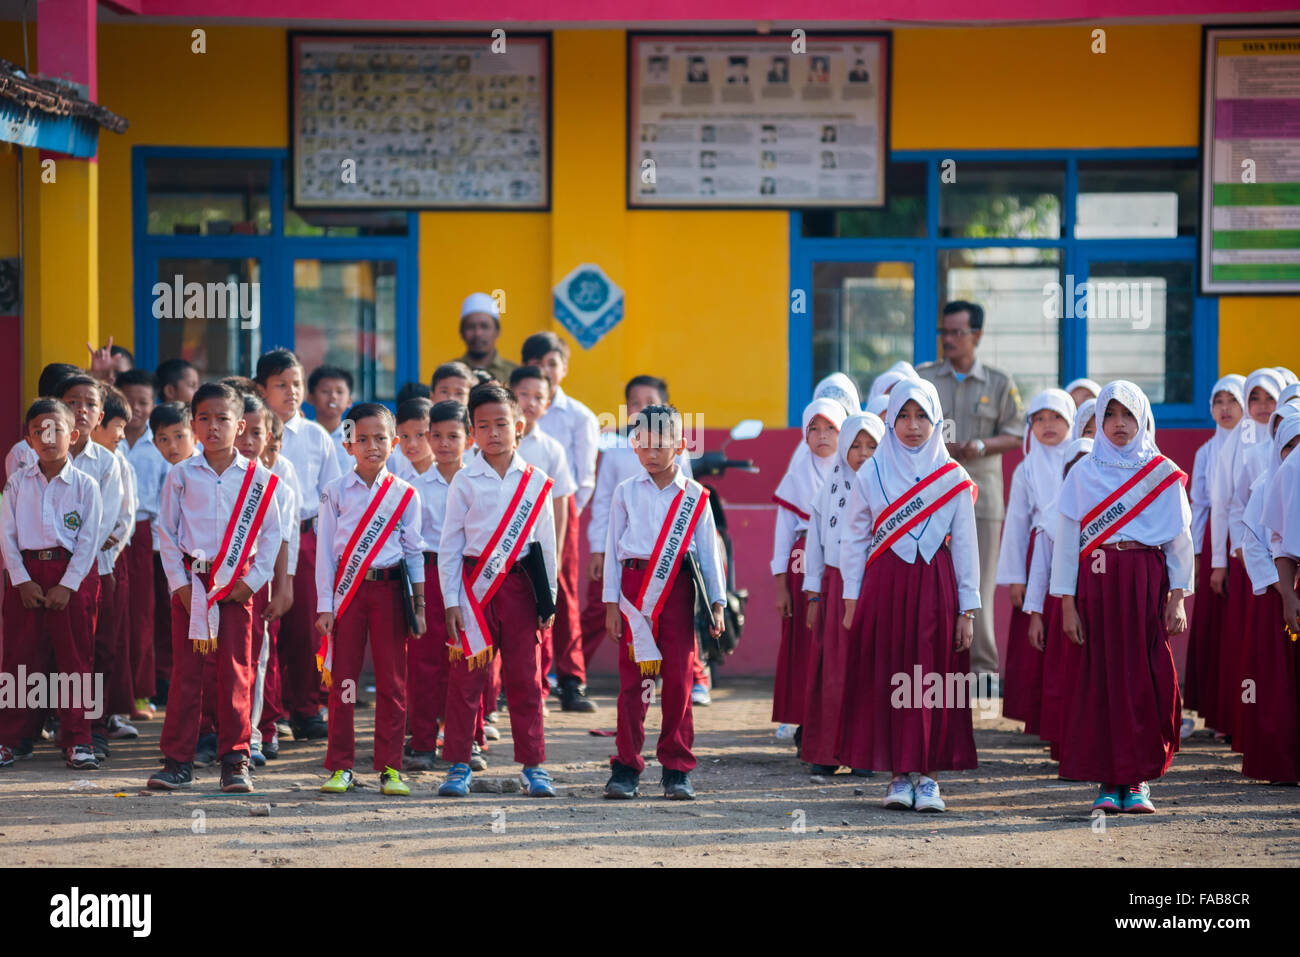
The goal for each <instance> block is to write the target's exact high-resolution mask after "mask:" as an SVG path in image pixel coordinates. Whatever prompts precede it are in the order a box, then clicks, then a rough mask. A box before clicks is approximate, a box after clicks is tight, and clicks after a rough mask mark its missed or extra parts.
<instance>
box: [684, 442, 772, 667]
mask: <svg viewBox="0 0 1300 957" xmlns="http://www.w3.org/2000/svg"><path fill="white" fill-rule="evenodd" d="M762 431H763V423H762V422H761V421H760V420H758V419H745V420H744V421H742V422H738V423H737V424H736V425H735V426H734V427H733V428H732V429H731V434H730V437H729V438H728V439H727V440H726V441H725V442H723V443H722V448H720V449H718V450H716V451H710V452H702V453H701V454H699V455H696V456H693V457H692V458H691V472H692V473H693V475H694V476H695V480H696V481H697V482H699V483H700V484H701V485H703V486H704V487H705V488H706V489H708V490H709V507H710V509H711V510H712V512H713V524H714V527H715V528H716V529H717V536H718V548H719V551H720V552H721V554H722V556H723V565H724V567H725V569H726V585H727V602H726V607H725V608H724V609H723V629H722V634H721V635H719V636H718V637H717V638H714V637H713V636H712V635H711V634H710V633H709V625H710V623H711V620H712V611H711V608H710V606H709V601H708V598H707V597H706V593H705V589H704V582H703V580H702V577H701V580H699V581H697V583H696V584H697V587H696V596H697V601H696V611H695V635H696V639H697V641H698V642H699V650H700V657H701V658H702V660H703V661H704V662H705V663H706V664H707V665H708V668H709V677H710V680H711V681H713V682H714V683H716V680H717V677H716V669H717V668H718V667H720V666H721V665H722V664H723V662H725V661H726V658H727V655H730V654H732V653H733V652H734V651H735V650H736V646H737V645H739V643H740V635H741V631H742V630H743V629H744V627H745V606H746V605H747V604H748V602H749V590H748V589H745V588H737V587H736V573H735V564H734V562H733V561H732V556H733V552H732V545H731V536H730V534H728V532H727V512H726V507H725V503H724V502H723V501H722V496H721V495H719V494H718V491H717V489H716V488H714V487H713V486H712V485H711V484H709V482H708V481H707V479H709V478H714V477H719V476H722V475H725V474H726V472H727V470H728V469H739V470H740V471H742V472H750V473H757V472H758V468H757V467H756V466H755V465H754V461H753V459H729V458H727V446H728V445H730V444H731V443H732V442H744V441H748V440H749V439H755V438H758V436H759V435H760V434H762ZM696 573H697V575H698V566H697V569H696Z"/></svg>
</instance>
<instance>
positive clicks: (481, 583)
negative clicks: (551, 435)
mask: <svg viewBox="0 0 1300 957" xmlns="http://www.w3.org/2000/svg"><path fill="white" fill-rule="evenodd" d="M469 415H470V423H471V427H472V430H473V437H474V443H475V445H477V446H478V448H479V454H478V455H476V456H473V457H472V458H471V459H470V460H469V463H468V464H467V465H466V467H465V468H463V469H461V470H460V471H459V472H457V473H456V476H455V477H454V478H453V479H452V480H451V485H450V487H449V488H448V490H447V510H446V514H445V515H444V517H443V524H442V536H441V538H440V540H439V544H438V580H439V582H440V583H441V585H442V597H443V601H444V602H445V603H446V608H447V634H448V636H449V640H450V641H451V642H452V645H451V647H450V650H449V654H450V657H451V675H450V678H449V680H448V688H447V709H446V723H445V725H444V727H443V748H442V756H443V758H444V759H445V760H447V761H450V762H452V766H451V770H450V771H449V772H448V773H447V779H446V780H445V781H444V782H443V783H442V785H441V786H440V787H439V788H438V794H439V795H440V796H443V797H464V796H466V795H467V794H469V787H470V781H471V777H472V772H471V770H470V766H469V759H470V755H471V751H472V746H473V742H474V731H475V724H476V722H477V719H478V714H479V710H480V708H481V707H482V700H483V685H484V683H485V682H486V680H487V667H486V666H487V665H488V663H489V662H490V661H491V659H492V656H493V655H494V654H498V653H499V654H500V655H501V677H502V680H503V683H504V685H505V691H506V701H507V703H508V705H509V709H510V732H511V736H512V737H513V738H514V747H515V760H516V761H518V762H519V763H520V764H521V765H523V770H522V773H521V776H520V784H521V785H522V787H523V791H524V793H525V794H528V795H530V796H532V797H554V796H555V788H554V786H553V785H552V784H551V776H550V775H549V774H548V773H547V772H546V769H545V768H543V767H542V766H541V765H542V762H543V761H544V760H545V759H546V742H545V738H544V731H543V715H544V713H545V708H544V700H543V699H544V697H545V695H544V692H543V684H544V682H545V678H544V676H543V675H542V673H541V649H540V647H539V643H540V641H541V631H542V629H545V628H549V627H550V626H551V623H552V620H553V619H554V613H553V612H552V613H551V614H550V615H548V616H547V617H546V618H542V617H541V614H540V612H539V604H542V603H544V600H545V598H546V595H545V593H544V592H543V591H542V589H549V598H550V603H551V604H552V605H553V603H554V601H555V595H556V583H555V514H554V511H553V509H552V507H551V485H552V482H551V479H550V477H549V476H547V475H546V473H544V472H542V471H541V470H539V469H537V468H536V467H534V466H532V465H529V464H528V463H527V462H525V461H524V460H523V459H522V458H520V456H519V454H518V452H517V447H518V444H519V439H520V437H521V436H522V434H523V429H524V418H523V415H522V413H521V412H520V411H519V406H518V404H516V402H515V398H514V396H513V395H512V394H511V393H510V392H509V391H508V390H507V389H505V388H504V387H502V386H499V385H497V384H495V383H487V384H484V385H480V386H477V387H476V388H475V389H473V391H471V392H470V396H469ZM534 545H536V546H537V547H536V548H533V546H534ZM539 551H540V553H541V558H540V560H538V559H537V558H536V555H537V552H539ZM539 564H540V567H538V566H539ZM530 567H531V568H532V569H533V574H535V575H536V576H537V577H536V578H534V577H532V576H530V572H529V569H530Z"/></svg>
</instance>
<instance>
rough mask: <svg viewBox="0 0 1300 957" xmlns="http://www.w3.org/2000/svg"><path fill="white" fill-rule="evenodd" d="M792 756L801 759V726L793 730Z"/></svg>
mask: <svg viewBox="0 0 1300 957" xmlns="http://www.w3.org/2000/svg"><path fill="white" fill-rule="evenodd" d="M794 756H795V757H796V758H802V757H803V725H799V727H797V728H795V729H794Z"/></svg>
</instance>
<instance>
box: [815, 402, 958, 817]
mask: <svg viewBox="0 0 1300 957" xmlns="http://www.w3.org/2000/svg"><path fill="white" fill-rule="evenodd" d="M942 422H943V412H942V410H941V408H940V404H939V393H938V391H937V390H936V389H935V387H934V385H933V384H932V383H930V382H927V381H922V380H915V379H904V380H903V381H901V382H899V383H898V384H897V385H895V386H894V387H893V388H892V389H891V390H890V393H889V406H888V408H887V409H886V411H885V428H886V429H887V431H886V432H885V438H884V441H883V442H881V443H880V446H879V448H877V449H876V454H875V455H873V456H872V457H871V458H870V459H868V460H867V461H866V463H865V464H863V466H862V469H861V471H860V472H858V475H857V480H856V481H855V482H854V483H853V490H852V491H851V492H850V493H849V498H850V502H849V505H848V512H847V515H846V519H847V521H848V527H847V528H846V529H845V530H844V532H843V539H842V540H841V542H840V573H841V575H842V577H843V578H844V619H843V621H844V627H845V628H847V629H849V631H850V642H849V654H848V656H847V661H846V663H845V674H846V676H847V677H846V682H847V686H848V687H849V688H851V689H853V690H852V692H851V693H850V694H849V697H848V700H847V701H846V702H845V706H844V711H843V715H842V717H841V736H842V737H841V760H842V761H843V762H844V763H846V764H848V765H850V766H851V767H855V768H881V769H883V768H889V769H890V770H891V771H892V772H893V778H892V780H891V781H890V783H889V789H888V791H887V792H886V794H885V800H884V806H885V807H887V808H895V809H900V810H917V811H930V812H938V811H943V810H945V809H946V805H945V804H944V801H943V798H942V797H941V796H940V794H939V783H938V781H937V780H935V772H937V771H961V770H966V769H969V768H973V767H975V766H976V764H977V760H976V755H975V736H974V733H973V730H972V725H971V698H973V697H974V694H975V687H976V676H975V674H974V673H972V672H971V668H970V646H971V641H972V639H973V638H974V619H975V611H976V610H977V609H978V608H979V607H980V597H979V550H978V546H977V539H976V534H975V501H974V499H975V495H976V487H975V484H974V483H973V482H972V481H971V479H970V476H969V475H967V474H966V470H965V469H963V468H962V467H961V466H960V465H958V464H957V463H956V462H955V461H953V460H952V459H951V458H950V457H949V455H948V450H947V447H946V446H945V445H944V442H943V435H942V429H941V428H940V425H941V423H942ZM900 679H901V681H900ZM936 681H937V683H938V685H939V688H938V690H939V692H940V694H939V696H938V700H935V698H936V696H935V695H934V693H933V692H934V690H935V688H934V685H935V683H936ZM954 681H956V685H955V687H954ZM950 691H951V692H952V693H951V696H950V695H949V692H950ZM914 773H915V774H917V775H918V777H917V780H916V783H915V784H914V783H913V782H912V778H911V775H912V774H914Z"/></svg>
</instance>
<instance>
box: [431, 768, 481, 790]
mask: <svg viewBox="0 0 1300 957" xmlns="http://www.w3.org/2000/svg"><path fill="white" fill-rule="evenodd" d="M472 780H474V772H473V771H471V770H470V769H469V765H468V764H453V765H452V766H451V770H450V771H448V772H447V780H445V781H443V782H442V783H441V784H440V785H438V797H444V798H463V797H468V796H469V783H470V781H472Z"/></svg>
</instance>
